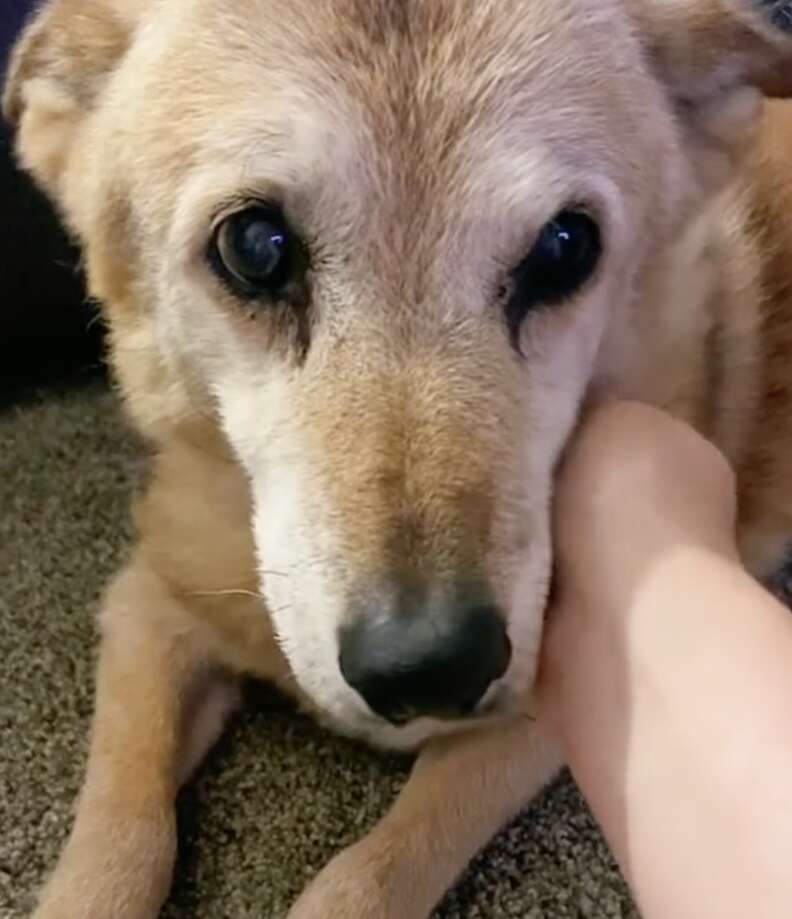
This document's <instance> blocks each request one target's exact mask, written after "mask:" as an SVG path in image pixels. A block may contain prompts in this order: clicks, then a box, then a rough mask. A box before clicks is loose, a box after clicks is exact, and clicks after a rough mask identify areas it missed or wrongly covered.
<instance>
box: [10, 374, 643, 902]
mask: <svg viewBox="0 0 792 919" xmlns="http://www.w3.org/2000/svg"><path fill="white" fill-rule="evenodd" d="M142 465H143V460H142V457H141V454H140V451H139V450H138V448H137V446H136V444H135V442H134V439H133V438H131V437H130V436H129V434H128V433H127V432H126V431H125V430H124V428H123V425H122V424H121V422H120V420H119V417H118V413H117V407H116V405H115V402H114V399H113V397H112V396H111V395H110V394H109V393H108V392H107V391H106V390H105V389H104V388H103V386H102V385H101V384H100V383H90V384H87V385H83V386H81V387H79V388H77V389H73V390H70V391H66V392H63V393H60V394H57V395H53V394H48V395H46V396H42V397H40V398H34V399H28V400H27V401H26V402H25V403H23V404H19V405H16V406H15V407H12V408H6V409H4V410H3V411H2V413H1V414H0V919H12V917H13V919H19V917H23V916H27V915H28V914H29V910H30V908H31V904H32V903H33V894H34V891H35V889H36V887H37V885H38V884H39V882H40V880H41V878H42V876H43V875H44V873H45V872H46V871H47V869H48V867H49V866H50V865H51V864H52V862H53V859H54V858H55V856H56V853H57V851H58V848H59V846H60V844H61V842H62V840H63V838H64V835H65V833H66V831H67V827H68V823H69V814H70V808H71V802H72V799H73V796H74V794H75V792H76V790H77V787H78V784H79V781H80V771H81V768H82V758H83V755H84V740H85V736H86V731H87V728H88V720H89V717H90V712H91V682H92V649H93V641H94V633H93V622H92V614H93V611H94V609H95V605H96V601H97V596H98V593H99V591H100V589H101V587H102V585H103V583H104V582H105V580H106V579H107V577H108V576H109V575H110V574H111V572H112V571H113V570H114V568H115V567H116V565H117V564H118V562H119V559H120V558H121V557H122V556H123V554H124V551H125V548H126V546H127V545H128V540H129V526H128V520H127V499H128V495H129V493H130V490H131V489H132V488H134V487H135V483H136V481H138V480H139V477H140V474H141V470H142ZM404 768H405V763H404V762H399V761H395V762H394V761H389V760H383V759H382V758H381V757H380V756H378V755H376V754H373V753H369V752H367V751H365V750H361V749H360V748H358V747H356V746H354V745H351V744H348V743H345V742H343V741H339V740H336V739H333V738H331V737H329V736H327V735H326V734H324V733H323V732H321V731H320V730H319V729H318V728H315V727H314V726H313V725H312V724H311V723H310V722H308V721H306V720H305V719H302V718H300V717H297V716H296V715H295V714H294V713H292V712H291V711H290V710H289V707H288V706H287V705H286V704H284V703H282V702H281V701H279V700H278V699H276V698H274V697H273V696H272V694H270V693H269V692H267V691H266V690H259V691H255V692H253V693H252V694H251V698H250V700H249V703H248V705H247V707H246V709H245V711H244V712H243V713H242V714H241V715H240V716H239V717H237V718H236V719H235V721H234V722H233V724H232V725H231V727H230V729H229V731H228V732H227V735H226V737H225V739H224V740H223V741H222V743H221V744H220V746H219V748H218V749H217V750H216V751H215V753H214V754H213V755H212V756H211V758H210V760H209V762H208V763H207V764H206V766H205V768H204V769H203V770H202V771H201V773H200V775H199V777H198V779H197V780H196V781H195V782H194V783H193V784H192V786H191V787H190V788H189V789H187V791H186V792H185V793H184V794H183V796H182V799H181V802H180V815H181V840H182V846H181V859H180V864H179V867H178V872H177V879H176V884H175V887H174V892H173V895H172V898H171V900H170V902H169V904H168V906H167V908H166V910H165V913H164V915H165V917H167V919H186V917H190V919H252V917H256V919H270V917H272V919H276V917H282V916H284V915H285V912H286V909H287V907H288V904H289V903H290V901H291V900H292V899H293V897H294V896H295V894H296V893H297V892H298V891H299V889H300V888H301V887H302V886H303V884H304V883H305V881H306V880H307V879H308V878H310V877H311V875H312V874H313V873H314V872H315V871H316V870H317V869H318V868H319V867H320V866H321V865H322V864H323V863H324V862H325V861H326V860H327V859H328V858H329V857H330V856H331V854H332V853H333V852H335V851H336V850H337V849H338V848H339V847H341V846H343V845H345V844H346V843H349V842H350V841H351V840H353V839H355V838H356V837H357V836H358V835H359V834H360V833H361V832H362V831H363V830H365V828H366V827H368V826H369V825H371V823H372V822H373V821H374V820H375V819H376V818H377V816H378V814H380V813H381V812H382V810H383V809H384V808H385V807H386V806H387V803H388V801H389V800H390V798H391V797H392V795H393V794H394V792H395V790H396V789H397V787H398V785H399V782H400V781H401V780H402V778H403V774H404V772H403V770H404ZM111 844H112V843H111ZM635 915H636V914H635V912H634V910H633V908H632V907H631V906H630V902H629V897H628V896H627V894H626V891H625V889H624V886H623V884H622V882H621V881H620V879H619V877H618V874H617V872H616V871H615V869H614V867H613V864H612V861H611V859H610V857H609V855H608V852H607V850H606V849H605V847H604V845H603V843H602V841H601V838H600V836H599V834H598V832H597V830H596V829H595V827H594V825H593V823H592V820H591V818H590V816H589V815H588V813H587V811H586V809H585V807H584V806H583V804H582V803H581V800H580V798H579V796H578V794H577V793H576V791H575V790H574V788H573V786H572V785H571V783H570V782H568V781H562V782H560V783H559V784H558V785H557V786H556V787H555V788H554V789H553V790H552V791H551V792H550V793H548V794H547V795H545V797H544V798H543V799H542V800H541V801H540V802H539V803H538V804H537V805H536V806H534V807H533V808H532V809H531V810H530V811H529V812H527V813H526V814H525V815H524V816H523V817H522V818H521V819H520V820H519V821H518V822H516V823H515V824H514V825H513V826H512V827H511V828H509V829H508V830H506V831H505V832H504V833H503V834H502V836H501V837H500V838H499V839H498V840H496V841H495V842H494V843H493V844H492V845H491V846H490V848H489V849H488V850H487V851H486V852H485V853H484V854H483V855H482V856H481V857H480V858H479V859H478V860H477V862H476V863H475V864H474V865H473V866H472V868H471V869H470V871H469V872H468V873H467V875H466V876H465V878H463V880H462V881H461V883H460V884H459V886H458V888H457V889H456V890H455V891H454V892H453V893H452V894H451V895H450V896H449V897H448V899H447V901H446V903H445V904H444V905H443V907H442V908H441V909H440V910H439V912H438V916H440V917H444V919H473V917H483V919H500V917H519V919H606V917H634V916H635ZM74 919H79V917H76V916H75V917H74ZM108 919H110V917H108ZM350 919H354V917H350Z"/></svg>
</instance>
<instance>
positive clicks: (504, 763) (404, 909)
mask: <svg viewBox="0 0 792 919" xmlns="http://www.w3.org/2000/svg"><path fill="white" fill-rule="evenodd" d="M560 767H561V759H560V754H559V753H558V752H557V749H556V747H555V745H554V744H553V743H552V741H550V739H549V738H548V737H546V736H545V735H544V732H543V731H542V729H541V727H540V726H539V725H538V724H537V723H535V722H532V721H529V720H528V719H521V720H519V721H516V722H512V723H508V724H502V725H500V726H495V727H491V728H488V729H486V730H482V731H479V732H476V733H472V734H467V735H463V736H459V737H455V738H449V739H444V740H441V741H437V742H434V743H432V744H430V745H429V746H428V747H427V749H426V750H425V751H424V752H423V753H422V754H421V755H420V757H419V758H418V761H417V763H416V765H415V768H414V770H413V772H412V775H411V776H410V778H409V780H408V782H407V784H406V785H405V787H404V789H403V791H402V793H401V794H400V796H399V797H398V799H397V801H396V803H395V804H394V806H393V808H392V809H391V811H390V812H389V813H388V815H387V816H386V817H385V818H384V819H383V820H382V821H381V822H380V823H379V824H378V825H377V826H376V827H375V828H374V830H373V831H372V832H371V833H370V834H369V835H368V836H366V837H365V838H364V839H363V840H361V841H360V842H359V843H357V844H356V845H354V846H352V847H351V848H349V849H347V850H346V851H344V852H342V853H341V854H340V855H339V856H338V857H337V858H336V859H334V860H333V861H332V862H331V863H330V865H329V866H328V867H327V868H325V869H324V871H322V872H321V873H320V874H319V876H318V877H317V878H316V880H315V881H314V882H313V883H312V884H311V886H310V887H309V888H308V889H307V891H306V892H305V893H304V894H303V896H302V897H301V898H300V900H299V901H298V903H297V905H296V906H295V907H294V909H293V910H292V912H291V913H290V916H289V919H426V917H427V916H429V914H430V913H431V911H432V909H433V908H434V907H435V906H436V905H437V903H438V902H439V900H440V899H441V898H442V896H443V894H444V893H445V892H446V891H447V890H448V889H449V888H450V887H451V886H452V885H453V884H454V882H455V881H456V880H457V879H458V877H459V875H460V874H461V873H462V872H463V871H464V869H465V867H466V866H467V864H468V862H469V861H470V859H472V858H473V856H474V855H475V854H476V853H477V852H478V851H479V849H481V848H482V847H483V846H484V845H486V843H487V842H488V841H489V840H490V839H491V838H492V837H493V836H494V835H495V834H496V833H497V832H498V830H499V829H501V827H503V826H504V825H505V824H506V823H507V822H508V821H509V820H510V819H511V818H513V817H514V816H516V814H517V813H518V812H519V811H520V809H521V808H522V807H523V806H524V805H525V804H527V802H528V801H529V800H530V799H531V798H532V797H534V796H535V795H536V794H537V792H538V791H540V790H541V788H542V787H543V786H544V785H545V784H546V783H547V782H548V781H549V780H550V779H551V778H552V777H553V775H554V774H555V773H556V772H557V771H558V770H559V768H560Z"/></svg>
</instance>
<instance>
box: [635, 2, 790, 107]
mask: <svg viewBox="0 0 792 919" xmlns="http://www.w3.org/2000/svg"><path fill="white" fill-rule="evenodd" d="M628 2H629V4H630V5H631V6H632V8H633V9H634V11H635V14H636V17H637V20H638V22H639V24H640V27H641V31H642V32H643V34H644V35H645V38H646V42H647V45H648V47H649V50H650V52H651V54H652V56H653V58H654V61H655V64H656V67H657V69H658V71H659V74H660V76H661V77H662V78H663V80H664V81H665V82H667V83H668V85H669V86H671V87H672V89H673V90H674V91H675V93H676V94H677V95H678V96H679V97H680V98H681V99H683V100H687V101H690V102H695V101H696V100H700V99H706V98H712V97H714V96H716V95H718V94H719V93H723V92H724V91H726V92H727V91H729V90H731V89H735V88H738V87H740V86H753V87H756V88H757V89H759V90H761V91H762V92H764V93H766V94H767V95H772V96H792V0H628Z"/></svg>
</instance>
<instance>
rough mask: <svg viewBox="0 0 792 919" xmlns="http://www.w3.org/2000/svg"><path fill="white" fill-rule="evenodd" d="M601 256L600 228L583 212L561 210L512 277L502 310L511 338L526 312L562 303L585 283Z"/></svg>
mask: <svg viewBox="0 0 792 919" xmlns="http://www.w3.org/2000/svg"><path fill="white" fill-rule="evenodd" d="M601 254H602V241H601V235H600V229H599V226H598V225H597V223H596V221H595V220H594V219H593V218H591V217H589V215H588V214H585V213H584V212H583V211H573V210H566V211H561V213H560V214H558V215H557V216H556V217H554V218H553V219H552V220H551V221H550V222H549V223H547V224H545V226H544V227H543V228H542V230H541V232H540V233H539V237H538V238H537V240H536V243H535V244H534V247H533V249H531V251H530V252H529V253H528V255H527V256H526V257H525V258H524V259H523V260H522V262H520V264H519V265H518V266H517V268H516V269H515V270H514V272H513V274H512V279H513V283H512V286H511V290H510V294H511V296H510V298H509V302H508V304H507V307H506V314H507V317H508V320H509V327H510V329H511V332H512V335H513V336H514V337H515V338H516V337H517V336H518V335H519V328H520V324H521V323H522V321H523V319H525V317H526V316H527V315H528V313H529V312H531V311H532V310H534V309H536V308H537V307H540V306H551V305H553V304H556V303H562V302H563V301H564V300H567V299H569V298H570V297H572V296H574V294H576V293H577V292H578V291H579V290H580V288H581V287H583V285H584V284H585V283H586V281H588V279H589V278H590V277H591V275H592V274H593V273H594V269H595V268H596V267H597V263H598V262H599V259H600V255H601Z"/></svg>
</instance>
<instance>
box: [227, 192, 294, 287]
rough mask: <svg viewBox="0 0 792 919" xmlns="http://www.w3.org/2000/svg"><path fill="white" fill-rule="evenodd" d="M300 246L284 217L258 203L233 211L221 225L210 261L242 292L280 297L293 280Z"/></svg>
mask: <svg viewBox="0 0 792 919" xmlns="http://www.w3.org/2000/svg"><path fill="white" fill-rule="evenodd" d="M296 247H297V243H296V240H295V238H294V236H293V234H292V232H291V230H290V229H289V226H288V224H287V223H286V220H285V219H284V217H283V216H282V215H281V214H280V213H279V212H278V211H277V210H275V209H272V208H267V207H264V206H256V207H250V208H247V209H246V210H244V211H239V212H237V213H236V214H231V216H229V217H226V219H225V220H224V221H223V222H222V223H221V224H220V225H219V226H218V228H217V230H216V231H215V234H214V238H213V240H212V247H211V251H210V261H211V263H212V265H213V267H214V268H215V270H216V271H217V272H218V274H219V275H220V276H221V278H223V280H225V281H227V282H228V283H229V284H231V286H232V287H233V288H234V289H235V290H236V291H237V292H238V293H240V294H241V295H243V296H248V297H256V296H262V295H264V296H277V295H278V294H279V293H280V292H282V291H283V290H284V288H285V287H286V286H287V285H288V284H289V282H290V281H291V280H292V274H293V271H294V267H295V266H294V263H295V249H296Z"/></svg>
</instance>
